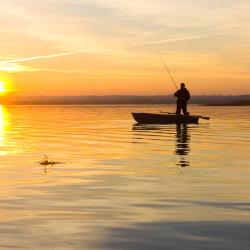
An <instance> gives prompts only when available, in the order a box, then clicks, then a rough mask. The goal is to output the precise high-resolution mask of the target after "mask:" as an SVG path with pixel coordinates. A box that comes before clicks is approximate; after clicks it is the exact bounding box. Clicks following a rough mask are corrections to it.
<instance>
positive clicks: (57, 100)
mask: <svg viewBox="0 0 250 250" xmlns="http://www.w3.org/2000/svg"><path fill="white" fill-rule="evenodd" d="M0 101H1V103H2V104H16V105H84V104H85V105H98V104H99V105H101V104H103V105H104V104H106V105H122V104H173V103H175V102H176V99H175V98H174V97H173V96H172V95H171V96H170V95H167V96H164V95H158V96H133V95H109V96H36V97H34V96H33V97H15V98H12V99H11V100H10V99H9V98H8V99H7V98H3V97H2V99H1V100H0ZM190 103H191V104H203V105H250V95H238V96H222V95H215V96H214V95H210V96H208V95H207V96H205V95H197V96H192V98H191V100H190Z"/></svg>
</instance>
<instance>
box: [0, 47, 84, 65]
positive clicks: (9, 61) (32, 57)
mask: <svg viewBox="0 0 250 250" xmlns="http://www.w3.org/2000/svg"><path fill="white" fill-rule="evenodd" d="M82 52H83V51H80V50H79V51H72V52H64V53H57V54H50V55H42V56H31V57H25V58H17V59H12V60H5V61H0V63H18V62H28V61H33V60H41V59H47V58H54V57H60V56H68V55H74V54H80V53H82Z"/></svg>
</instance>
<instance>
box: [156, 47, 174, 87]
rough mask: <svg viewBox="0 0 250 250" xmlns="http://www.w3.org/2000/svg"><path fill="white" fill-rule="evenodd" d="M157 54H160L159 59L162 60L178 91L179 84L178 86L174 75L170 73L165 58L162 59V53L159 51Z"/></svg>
mask: <svg viewBox="0 0 250 250" xmlns="http://www.w3.org/2000/svg"><path fill="white" fill-rule="evenodd" d="M157 52H158V55H159V57H160V58H161V61H162V64H163V65H164V67H165V69H166V71H167V72H168V74H169V75H170V78H171V80H172V83H173V84H174V86H175V88H176V89H177V90H178V87H177V84H176V82H175V80H174V77H173V75H172V74H171V72H170V70H169V68H168V66H167V64H166V62H165V60H164V58H163V57H162V55H161V53H160V52H159V51H157Z"/></svg>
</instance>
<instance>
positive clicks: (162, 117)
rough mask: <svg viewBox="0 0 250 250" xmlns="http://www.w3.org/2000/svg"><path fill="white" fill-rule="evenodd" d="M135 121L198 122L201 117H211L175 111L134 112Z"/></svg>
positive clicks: (160, 122)
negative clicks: (174, 112) (176, 112)
mask: <svg viewBox="0 0 250 250" xmlns="http://www.w3.org/2000/svg"><path fill="white" fill-rule="evenodd" d="M132 116H133V118H134V119H135V121H137V122H138V123H141V124H174V123H177V124H178V123H184V124H187V123H198V122H199V119H200V118H201V119H206V120H209V119H210V118H209V117H204V116H199V115H176V114H173V113H162V114H161V113H132Z"/></svg>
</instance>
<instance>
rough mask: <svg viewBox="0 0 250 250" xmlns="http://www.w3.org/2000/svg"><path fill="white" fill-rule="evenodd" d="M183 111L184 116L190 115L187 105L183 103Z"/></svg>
mask: <svg viewBox="0 0 250 250" xmlns="http://www.w3.org/2000/svg"><path fill="white" fill-rule="evenodd" d="M181 108H182V111H183V114H184V115H188V112H187V103H182V106H181Z"/></svg>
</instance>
